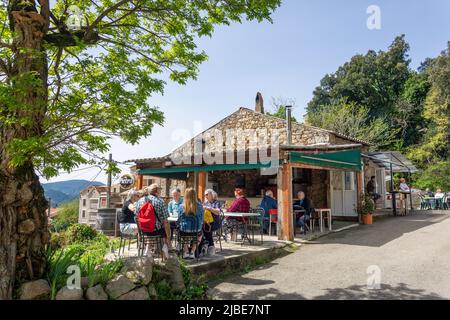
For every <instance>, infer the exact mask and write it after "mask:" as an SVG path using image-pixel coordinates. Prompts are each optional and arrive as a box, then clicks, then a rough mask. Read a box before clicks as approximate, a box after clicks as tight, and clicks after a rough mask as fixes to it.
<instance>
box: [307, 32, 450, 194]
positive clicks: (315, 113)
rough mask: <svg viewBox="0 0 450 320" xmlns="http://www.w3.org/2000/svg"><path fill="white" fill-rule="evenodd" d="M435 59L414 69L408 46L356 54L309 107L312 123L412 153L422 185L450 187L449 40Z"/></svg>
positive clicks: (329, 78)
mask: <svg viewBox="0 0 450 320" xmlns="http://www.w3.org/2000/svg"><path fill="white" fill-rule="evenodd" d="M448 46H449V47H448V48H447V49H446V50H445V51H444V52H442V54H441V55H439V56H438V57H436V58H427V59H425V60H424V62H423V63H422V64H421V66H420V67H419V68H418V69H417V70H411V69H410V68H409V60H408V50H409V44H408V43H407V42H406V41H405V38H404V36H400V37H397V38H396V39H395V40H394V42H393V43H392V45H391V46H390V47H389V50H388V51H386V52H383V51H380V52H378V53H376V52H375V51H373V50H370V51H369V52H368V53H367V54H366V55H356V56H354V57H353V58H352V59H351V60H350V61H349V62H347V63H345V64H344V65H343V66H341V67H339V69H338V70H337V71H336V72H335V73H333V74H330V75H326V76H325V77H324V78H323V79H322V81H321V83H320V86H319V87H317V88H316V90H315V91H314V96H313V99H312V100H311V102H310V103H309V104H308V114H307V121H309V122H310V123H311V124H313V125H316V126H319V127H324V128H327V129H331V130H335V131H338V132H341V133H344V134H347V135H350V136H354V137H357V138H360V139H362V140H366V141H369V142H372V143H373V144H374V145H375V146H376V148H377V149H394V150H399V151H403V152H405V153H407V155H408V158H410V159H412V160H413V162H414V164H415V165H416V166H417V167H418V168H419V169H421V172H420V173H419V174H416V175H415V177H414V183H415V185H416V186H417V187H423V188H425V187H429V188H431V189H434V190H436V189H437V188H439V187H441V188H447V189H448V190H450V185H448V184H447V183H446V181H447V180H450V179H449V178H450V175H449V172H450V165H449V163H450V162H449V161H450V89H449V88H450V42H449V45H448Z"/></svg>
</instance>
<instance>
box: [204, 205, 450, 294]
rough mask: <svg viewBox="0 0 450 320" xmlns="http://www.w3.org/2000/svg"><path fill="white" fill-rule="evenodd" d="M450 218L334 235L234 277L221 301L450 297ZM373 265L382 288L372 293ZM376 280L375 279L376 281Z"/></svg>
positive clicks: (422, 218)
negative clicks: (378, 274)
mask: <svg viewBox="0 0 450 320" xmlns="http://www.w3.org/2000/svg"><path fill="white" fill-rule="evenodd" d="M449 217H450V216H447V215H426V214H417V215H414V216H408V217H397V218H393V217H392V218H387V219H384V220H381V221H379V222H375V224H374V225H372V226H360V227H357V228H353V229H350V230H347V231H343V232H340V233H335V234H331V235H328V236H326V237H324V238H321V239H319V240H318V241H316V242H314V243H311V244H307V245H304V246H302V247H301V248H300V249H299V250H298V251H297V252H295V253H293V254H291V255H289V256H286V257H283V258H281V259H278V260H275V261H273V262H272V263H270V264H267V265H264V266H261V267H260V268H259V269H257V270H254V271H252V272H250V273H248V274H245V275H243V276H233V277H230V278H228V279H226V280H225V281H223V282H222V283H220V284H218V285H216V286H215V287H213V288H212V289H211V290H210V294H211V295H212V297H214V298H215V299H252V300H256V299H449V298H450V219H449ZM370 266H375V267H372V268H373V269H374V270H379V271H380V280H381V281H380V286H379V288H378V289H377V288H374V289H368V286H367V282H368V278H370V275H369V274H368V273H367V272H368V268H369V267H370ZM372 278H373V277H372Z"/></svg>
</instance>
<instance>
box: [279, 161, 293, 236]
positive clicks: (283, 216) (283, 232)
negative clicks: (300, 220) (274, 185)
mask: <svg viewBox="0 0 450 320" xmlns="http://www.w3.org/2000/svg"><path fill="white" fill-rule="evenodd" d="M292 210H293V206H292V167H291V166H290V165H289V164H284V165H283V166H281V167H280V168H279V169H278V228H277V229H278V230H277V234H278V239H279V240H288V241H293V240H294V223H293V216H292Z"/></svg>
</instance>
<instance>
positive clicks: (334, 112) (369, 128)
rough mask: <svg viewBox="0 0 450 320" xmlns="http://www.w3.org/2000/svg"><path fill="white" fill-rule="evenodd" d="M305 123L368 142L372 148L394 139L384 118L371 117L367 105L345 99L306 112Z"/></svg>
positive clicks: (391, 141) (385, 144)
mask: <svg viewBox="0 0 450 320" xmlns="http://www.w3.org/2000/svg"><path fill="white" fill-rule="evenodd" d="M306 123H307V124H309V125H312V126H315V127H319V128H323V129H328V130H332V131H335V132H338V133H341V134H343V135H346V136H349V137H353V138H357V139H360V140H363V141H366V142H369V143H370V144H372V148H373V149H380V148H383V147H385V146H387V145H390V144H392V143H393V141H394V139H395V131H393V130H391V127H390V126H389V124H388V122H387V121H386V120H385V119H383V118H374V119H371V117H370V111H369V109H368V108H367V107H364V106H360V105H358V104H356V103H355V102H347V101H346V99H343V100H341V101H340V102H339V103H336V104H333V105H330V106H327V107H326V108H322V109H321V110H320V111H318V112H314V113H308V115H307V118H306Z"/></svg>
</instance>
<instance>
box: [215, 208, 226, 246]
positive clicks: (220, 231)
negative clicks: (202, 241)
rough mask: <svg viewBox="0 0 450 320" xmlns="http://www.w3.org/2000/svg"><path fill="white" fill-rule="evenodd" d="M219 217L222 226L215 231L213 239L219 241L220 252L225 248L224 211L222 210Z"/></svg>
mask: <svg viewBox="0 0 450 320" xmlns="http://www.w3.org/2000/svg"><path fill="white" fill-rule="evenodd" d="M219 219H220V220H219V221H220V227H219V229H217V230H215V231H213V239H214V240H215V241H218V242H219V247H220V252H222V250H223V249H222V238H223V236H224V233H223V221H224V219H225V215H224V213H223V211H220V218H219Z"/></svg>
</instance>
